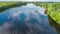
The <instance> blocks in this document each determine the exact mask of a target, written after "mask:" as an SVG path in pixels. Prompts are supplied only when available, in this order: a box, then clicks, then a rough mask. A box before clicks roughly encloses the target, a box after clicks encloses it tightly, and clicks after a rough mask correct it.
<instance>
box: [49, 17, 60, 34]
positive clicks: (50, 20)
mask: <svg viewBox="0 0 60 34" xmlns="http://www.w3.org/2000/svg"><path fill="white" fill-rule="evenodd" d="M48 20H49V23H50V25H51V26H53V27H55V29H56V30H57V33H58V34H60V25H59V24H57V23H56V21H54V20H53V19H52V18H51V17H50V16H48Z"/></svg>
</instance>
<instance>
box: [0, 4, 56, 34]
mask: <svg viewBox="0 0 60 34" xmlns="http://www.w3.org/2000/svg"><path fill="white" fill-rule="evenodd" d="M0 34H57V32H56V29H55V28H54V27H52V26H51V25H50V24H49V21H48V16H47V15H46V14H45V8H43V7H40V6H36V5H34V4H27V5H25V6H21V7H17V8H11V9H9V10H5V11H3V12H2V13H0Z"/></svg>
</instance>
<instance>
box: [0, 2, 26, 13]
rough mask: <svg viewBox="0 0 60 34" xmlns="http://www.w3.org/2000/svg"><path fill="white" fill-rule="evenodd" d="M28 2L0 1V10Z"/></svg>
mask: <svg viewBox="0 0 60 34" xmlns="http://www.w3.org/2000/svg"><path fill="white" fill-rule="evenodd" d="M26 4H27V3H26V2H0V12H2V11H4V10H6V9H9V8H12V7H17V6H21V5H26Z"/></svg>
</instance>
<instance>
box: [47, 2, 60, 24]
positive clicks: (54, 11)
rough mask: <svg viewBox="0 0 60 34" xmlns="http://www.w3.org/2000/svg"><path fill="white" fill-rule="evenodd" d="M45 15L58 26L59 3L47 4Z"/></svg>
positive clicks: (59, 15)
mask: <svg viewBox="0 0 60 34" xmlns="http://www.w3.org/2000/svg"><path fill="white" fill-rule="evenodd" d="M47 14H48V15H49V16H50V17H51V18H52V19H53V20H54V21H56V22H57V23H58V24H60V2H57V3H56V2H54V3H48V11H47Z"/></svg>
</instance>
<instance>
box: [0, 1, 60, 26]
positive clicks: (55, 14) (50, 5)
mask: <svg viewBox="0 0 60 34" xmlns="http://www.w3.org/2000/svg"><path fill="white" fill-rule="evenodd" d="M27 3H34V4H35V5H37V6H42V7H44V8H46V11H45V13H47V14H48V15H49V16H50V17H51V18H52V19H53V20H54V21H56V23H58V24H59V25H60V3H59V2H15V1H14V2H7V1H6V2H0V12H3V11H4V10H6V9H9V8H13V7H18V6H22V5H26V4H27Z"/></svg>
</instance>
